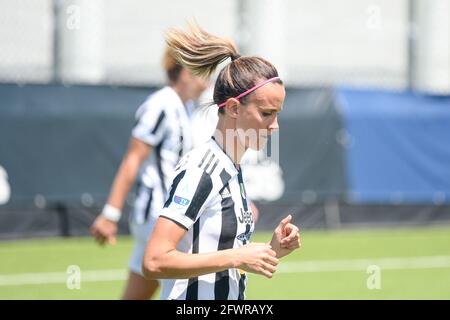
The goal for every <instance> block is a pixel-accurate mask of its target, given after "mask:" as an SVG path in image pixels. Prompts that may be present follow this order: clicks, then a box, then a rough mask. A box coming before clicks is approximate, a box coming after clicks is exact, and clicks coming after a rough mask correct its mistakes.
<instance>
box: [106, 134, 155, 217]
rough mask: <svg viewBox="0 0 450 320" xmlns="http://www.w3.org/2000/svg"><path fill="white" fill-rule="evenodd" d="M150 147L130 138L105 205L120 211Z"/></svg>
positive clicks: (148, 153)
mask: <svg viewBox="0 0 450 320" xmlns="http://www.w3.org/2000/svg"><path fill="white" fill-rule="evenodd" d="M151 150H152V146H150V145H148V144H146V143H145V142H143V141H141V140H139V139H136V138H133V137H132V138H131V140H130V144H129V146H128V150H127V152H126V154H125V156H124V158H123V160H122V163H121V164H120V167H119V170H118V172H117V175H116V177H115V178H114V182H113V185H112V188H111V192H110V194H109V197H108V201H107V203H108V204H109V205H110V206H113V207H114V208H117V209H120V210H122V208H123V206H124V203H125V200H126V198H127V195H128V192H130V189H131V187H132V186H133V184H134V181H135V180H136V176H137V174H138V172H139V168H140V167H141V164H142V162H143V161H144V160H145V159H146V158H147V157H148V156H149V155H150V152H151Z"/></svg>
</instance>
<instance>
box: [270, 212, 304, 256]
mask: <svg viewBox="0 0 450 320" xmlns="http://www.w3.org/2000/svg"><path fill="white" fill-rule="evenodd" d="M291 220H292V216H291V215H288V216H287V217H286V218H284V219H283V220H281V222H280V224H279V225H278V227H276V228H275V230H274V232H273V236H272V240H271V241H270V245H271V246H272V249H273V250H274V251H275V252H276V253H277V258H281V257H284V256H286V255H288V254H290V253H291V252H292V251H294V250H295V249H298V248H300V245H301V242H300V233H299V229H298V228H297V227H296V226H294V225H293V224H292V223H290V222H291Z"/></svg>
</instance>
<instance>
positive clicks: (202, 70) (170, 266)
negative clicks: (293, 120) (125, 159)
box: [143, 24, 300, 299]
mask: <svg viewBox="0 0 450 320" xmlns="http://www.w3.org/2000/svg"><path fill="white" fill-rule="evenodd" d="M166 40H167V43H168V45H169V47H171V48H172V50H173V51H174V54H175V56H176V58H177V60H178V61H179V62H180V63H181V64H183V65H184V66H185V67H186V68H188V69H189V70H191V71H192V72H193V73H194V74H197V75H200V76H209V75H210V74H211V73H212V72H213V71H214V69H215V68H216V67H217V65H218V64H219V63H221V62H223V61H224V60H226V59H227V58H231V60H232V61H231V63H229V64H228V65H227V66H225V67H224V68H223V70H221V72H220V73H219V76H218V78H217V80H216V83H215V88H214V96H213V97H214V103H215V104H217V105H218V107H219V121H218V124H217V128H216V131H215V133H214V136H213V137H212V138H211V139H210V140H209V141H208V142H206V143H205V144H204V145H203V146H200V147H198V148H195V149H194V150H192V151H191V152H189V153H188V154H187V155H186V156H185V157H183V158H182V159H181V161H180V163H179V164H178V165H177V168H176V170H177V171H176V176H175V178H174V180H173V182H172V185H171V189H170V193H169V196H168V199H167V201H166V202H165V204H164V208H163V209H162V210H161V212H160V216H159V218H158V220H157V222H156V225H155V228H154V230H153V234H152V236H151V237H150V240H149V242H148V245H147V248H146V252H145V256H144V263H143V272H144V275H145V276H146V277H147V278H148V279H164V280H163V281H162V291H161V298H162V299H244V297H245V295H244V291H245V287H246V282H247V276H246V272H253V273H257V274H260V275H264V276H266V277H267V278H271V277H272V275H273V273H274V272H275V271H276V268H277V264H278V259H279V258H281V257H283V256H285V255H287V254H289V253H291V252H292V251H293V250H295V249H297V248H299V247H300V236H299V230H298V228H297V227H296V226H294V225H293V224H291V223H290V221H291V216H290V215H289V216H287V217H286V218H284V219H283V220H281V222H280V223H279V225H278V227H277V228H276V229H275V231H274V234H273V237H272V240H271V241H270V242H268V243H250V242H249V240H250V236H251V234H252V232H253V217H252V212H251V208H250V205H249V200H248V198H247V195H246V192H245V186H244V183H243V177H242V170H241V168H240V166H239V163H240V159H241V158H242V156H243V154H244V152H245V151H246V150H247V149H248V148H252V149H257V150H259V149H261V148H262V147H263V146H264V145H265V143H266V141H267V139H268V136H269V135H270V134H271V132H272V131H273V130H277V129H278V123H277V113H278V112H280V111H281V108H282V105H283V101H284V98H285V90H284V86H283V84H282V82H281V80H280V78H279V77H278V72H277V70H276V69H275V67H274V66H273V65H272V64H271V63H270V62H268V61H266V60H264V59H262V58H258V57H241V56H239V55H238V52H237V50H236V47H235V46H234V44H233V43H232V42H230V41H229V40H226V39H223V38H219V37H216V36H213V35H211V34H209V33H207V32H205V31H204V30H202V29H201V28H200V27H199V26H198V25H195V24H192V25H191V27H190V30H189V31H188V32H184V31H181V30H176V29H175V30H171V31H169V32H168V33H167V36H166Z"/></svg>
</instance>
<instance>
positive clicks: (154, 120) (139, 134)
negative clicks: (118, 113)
mask: <svg viewBox="0 0 450 320" xmlns="http://www.w3.org/2000/svg"><path fill="white" fill-rule="evenodd" d="M166 130H167V114H166V111H165V110H164V107H163V106H162V105H160V104H156V103H151V102H148V101H147V102H144V104H143V105H141V107H139V109H138V111H137V112H136V124H135V126H134V128H133V130H132V136H133V137H134V138H136V139H139V140H141V141H143V142H145V143H147V144H149V145H151V146H156V145H158V144H159V143H160V142H161V141H162V139H163V138H164V135H165V132H166Z"/></svg>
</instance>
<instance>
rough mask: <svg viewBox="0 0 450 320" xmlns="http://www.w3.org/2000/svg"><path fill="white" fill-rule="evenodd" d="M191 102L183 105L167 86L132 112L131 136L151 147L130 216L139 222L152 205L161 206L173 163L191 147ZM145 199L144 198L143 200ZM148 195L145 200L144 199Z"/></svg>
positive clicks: (146, 215) (145, 217) (145, 218)
mask: <svg viewBox="0 0 450 320" xmlns="http://www.w3.org/2000/svg"><path fill="white" fill-rule="evenodd" d="M192 106H193V104H192V103H187V104H186V105H185V104H183V102H182V100H181V99H180V97H179V96H178V94H177V93H176V92H175V91H174V90H173V89H172V88H171V87H169V86H167V87H164V88H162V89H161V90H158V91H157V92H155V93H153V94H152V95H150V96H149V97H148V98H147V100H146V101H145V102H144V103H143V104H142V105H141V106H140V107H139V109H138V110H137V111H136V124H135V126H134V128H133V131H132V136H133V137H134V138H136V139H139V140H141V141H143V142H145V143H147V144H149V145H151V146H152V147H153V151H152V152H151V153H150V156H149V157H148V159H146V160H145V162H144V163H143V164H142V166H141V168H140V173H139V175H140V179H139V183H138V197H137V199H136V203H135V208H134V214H133V218H134V219H135V222H136V223H138V224H142V223H144V222H145V221H147V219H148V215H149V214H151V211H153V210H151V207H152V206H153V208H152V209H156V208H154V205H157V206H159V208H158V209H160V207H162V205H163V203H164V200H165V198H166V195H167V189H168V186H170V183H171V181H172V178H173V173H174V171H175V170H174V169H175V166H176V164H177V163H178V162H179V160H180V159H181V157H182V156H183V155H184V154H185V153H186V152H187V151H189V150H191V149H192V137H191V123H190V119H189V117H190V114H191V112H192ZM144 198H145V199H144ZM147 198H148V199H147Z"/></svg>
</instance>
